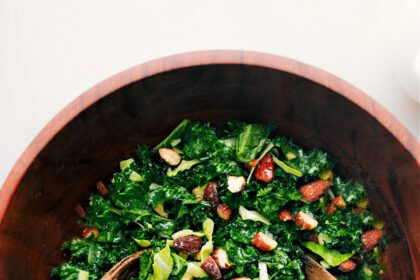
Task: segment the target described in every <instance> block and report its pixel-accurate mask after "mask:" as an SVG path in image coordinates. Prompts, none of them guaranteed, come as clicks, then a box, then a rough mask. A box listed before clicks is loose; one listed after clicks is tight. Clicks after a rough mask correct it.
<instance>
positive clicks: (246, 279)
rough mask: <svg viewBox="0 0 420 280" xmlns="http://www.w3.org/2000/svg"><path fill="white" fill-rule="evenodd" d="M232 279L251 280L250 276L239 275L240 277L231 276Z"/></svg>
mask: <svg viewBox="0 0 420 280" xmlns="http://www.w3.org/2000/svg"><path fill="white" fill-rule="evenodd" d="M232 280H251V278H248V277H245V276H241V277H236V278H232Z"/></svg>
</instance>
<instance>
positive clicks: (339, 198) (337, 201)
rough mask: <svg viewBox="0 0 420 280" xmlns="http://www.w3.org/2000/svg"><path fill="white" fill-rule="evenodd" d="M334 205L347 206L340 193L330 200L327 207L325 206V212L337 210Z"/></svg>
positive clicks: (329, 212)
mask: <svg viewBox="0 0 420 280" xmlns="http://www.w3.org/2000/svg"><path fill="white" fill-rule="evenodd" d="M335 205H337V206H340V207H346V206H347V204H346V202H345V201H344V199H343V197H342V196H341V195H340V196H337V197H336V198H334V199H333V200H332V201H331V203H330V205H329V206H328V208H327V213H328V214H331V213H335V212H336V211H337V209H336V208H335Z"/></svg>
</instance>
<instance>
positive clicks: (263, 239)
mask: <svg viewBox="0 0 420 280" xmlns="http://www.w3.org/2000/svg"><path fill="white" fill-rule="evenodd" d="M251 243H252V244H253V245H254V246H255V247H257V248H258V249H261V250H263V251H272V250H274V249H275V248H276V247H277V242H276V241H275V240H274V239H273V238H271V237H270V236H268V235H267V234H264V233H262V232H261V231H259V232H258V233H257V234H256V235H255V237H254V239H252V241H251Z"/></svg>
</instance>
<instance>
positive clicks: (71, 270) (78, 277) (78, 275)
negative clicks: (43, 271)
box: [50, 263, 98, 280]
mask: <svg viewBox="0 0 420 280" xmlns="http://www.w3.org/2000/svg"><path fill="white" fill-rule="evenodd" d="M50 277H51V278H52V279H62V280H88V279H98V276H97V275H94V274H92V273H89V272H88V271H86V270H83V269H80V268H79V267H77V266H75V265H72V264H70V263H62V264H61V265H60V266H58V267H56V268H54V269H53V270H52V271H51V274H50Z"/></svg>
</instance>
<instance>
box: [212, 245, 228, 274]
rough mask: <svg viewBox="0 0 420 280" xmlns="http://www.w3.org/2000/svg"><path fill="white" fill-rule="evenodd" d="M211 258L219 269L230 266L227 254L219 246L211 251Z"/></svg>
mask: <svg viewBox="0 0 420 280" xmlns="http://www.w3.org/2000/svg"><path fill="white" fill-rule="evenodd" d="M213 259H214V260H215V262H216V263H217V265H218V266H219V267H220V268H221V269H228V268H229V267H230V263H229V259H228V255H227V253H226V251H225V250H223V249H221V248H219V249H217V250H215V251H214V252H213Z"/></svg>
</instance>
